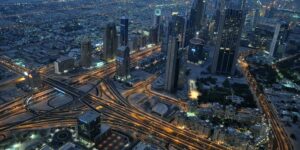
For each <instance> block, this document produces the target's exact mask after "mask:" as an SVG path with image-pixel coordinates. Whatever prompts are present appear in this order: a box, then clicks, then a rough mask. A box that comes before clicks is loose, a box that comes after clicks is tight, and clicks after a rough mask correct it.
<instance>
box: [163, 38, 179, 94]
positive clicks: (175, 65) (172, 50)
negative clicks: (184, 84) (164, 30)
mask: <svg viewBox="0 0 300 150" xmlns="http://www.w3.org/2000/svg"><path fill="white" fill-rule="evenodd" d="M178 50H179V41H178V38H177V37H176V36H170V38H169V43H168V55H167V64H166V78H165V90H166V91H167V92H170V93H174V92H176V90H177V85H178V76H179V69H180V67H179V60H180V59H179V56H178Z"/></svg>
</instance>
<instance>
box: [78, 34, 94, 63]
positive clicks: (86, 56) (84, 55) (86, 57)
mask: <svg viewBox="0 0 300 150" xmlns="http://www.w3.org/2000/svg"><path fill="white" fill-rule="evenodd" d="M92 50H93V48H92V43H91V41H90V40H89V39H88V38H85V39H84V40H83V41H82V43H81V56H80V65H81V66H82V67H85V68H89V67H90V66H91V65H92Z"/></svg>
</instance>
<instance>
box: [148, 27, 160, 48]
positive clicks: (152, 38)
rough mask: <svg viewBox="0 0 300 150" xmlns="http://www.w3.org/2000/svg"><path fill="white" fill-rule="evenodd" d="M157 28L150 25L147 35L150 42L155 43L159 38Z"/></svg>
mask: <svg viewBox="0 0 300 150" xmlns="http://www.w3.org/2000/svg"><path fill="white" fill-rule="evenodd" d="M158 30H159V28H158V27H151V28H150V35H149V42H150V43H151V44H157V43H158V39H159V33H158Z"/></svg>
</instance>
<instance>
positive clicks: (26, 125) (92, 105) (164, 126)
mask: <svg viewBox="0 0 300 150" xmlns="http://www.w3.org/2000/svg"><path fill="white" fill-rule="evenodd" d="M159 51H160V47H154V48H150V49H148V50H145V51H142V52H137V53H134V54H133V55H132V56H131V63H132V65H133V66H134V64H135V63H136V62H138V61H139V60H141V59H142V58H145V57H147V56H149V55H151V54H153V53H155V52H159ZM252 53H253V52H252ZM252 53H250V52H248V53H242V55H241V56H240V58H239V65H240V68H241V70H242V71H243V73H244V75H245V77H246V78H247V80H248V82H249V85H250V86H251V88H252V91H254V93H255V94H256V96H257V98H258V102H259V104H260V106H261V108H262V110H263V111H264V113H265V115H266V117H267V119H269V121H270V123H271V125H272V131H273V133H274V136H275V142H276V144H275V145H274V147H275V148H276V149H280V150H289V149H293V147H292V144H291V142H290V140H289V138H288V136H287V135H286V133H285V131H284V129H283V127H282V126H281V124H280V122H279V119H278V117H277V114H276V113H275V110H274V108H273V107H272V106H271V104H270V103H268V101H267V100H266V98H265V96H264V95H263V93H261V91H259V90H257V83H256V81H255V79H254V78H253V77H252V75H251V74H250V72H249V71H248V64H247V62H246V61H245V59H244V58H245V57H246V56H248V55H250V54H252ZM0 63H1V65H2V66H4V67H6V68H8V69H10V70H13V71H15V72H17V73H19V74H22V73H23V74H24V72H29V71H30V70H29V69H26V68H22V67H19V66H16V65H14V64H12V63H10V62H9V60H7V59H1V60H0ZM115 69H116V66H115V64H114V63H111V64H108V65H107V66H106V67H104V68H101V69H98V70H93V71H90V72H87V73H85V74H83V75H77V76H74V77H73V78H72V79H73V80H72V81H73V82H70V83H69V84H65V83H63V82H61V81H59V80H56V79H52V78H50V77H47V76H46V75H43V82H44V84H46V85H48V86H46V87H47V88H46V89H43V90H41V91H39V92H37V93H34V94H33V95H31V96H27V97H22V98H18V99H16V100H14V101H12V102H9V103H6V104H3V105H1V106H0V112H1V116H0V122H1V123H0V131H1V132H0V133H1V134H0V140H1V138H3V139H4V138H6V137H7V136H9V135H10V134H11V133H14V132H20V131H28V130H36V129H46V128H55V127H65V126H75V125H76V116H78V115H80V114H81V113H83V112H84V111H86V110H88V109H93V110H95V111H98V112H100V113H101V114H103V118H102V121H103V122H105V123H108V124H110V125H111V126H112V127H114V128H117V129H124V128H125V129H129V130H132V131H133V132H137V133H139V134H140V135H143V136H144V137H148V136H149V135H151V137H153V138H155V139H157V140H159V141H164V142H167V143H171V145H172V146H174V147H176V148H178V149H182V148H185V149H195V150H198V149H204V150H207V149H229V148H228V147H225V146H223V145H219V144H217V143H214V142H212V141H209V140H207V139H204V138H201V136H200V135H197V134H196V133H195V132H193V131H189V130H184V129H180V128H178V127H176V126H174V125H172V124H171V123H169V122H166V121H164V120H162V119H161V118H158V117H156V116H154V115H151V114H148V113H145V112H143V111H142V110H140V109H138V108H136V107H134V106H133V105H131V104H130V103H129V102H128V101H127V99H126V97H128V96H129V95H131V94H132V93H136V92H139V91H143V92H145V93H146V94H149V95H150V96H158V97H160V98H161V99H162V100H163V101H166V102H168V103H172V104H176V105H177V106H179V107H180V108H181V109H183V110H185V109H186V104H185V103H184V102H181V101H179V100H177V99H175V98H172V97H169V96H166V95H163V94H160V93H157V92H155V91H152V90H151V83H152V82H153V81H154V80H155V79H156V76H155V75H153V76H150V77H149V78H148V79H147V80H145V81H141V82H139V83H138V84H136V85H135V86H134V87H133V88H132V89H131V90H128V91H126V92H125V93H123V95H122V94H121V93H119V91H118V90H117V89H116V87H115V85H114V84H113V82H112V81H111V79H110V76H111V75H113V74H114V72H115ZM43 70H45V68H43ZM43 72H44V71H43ZM95 79H98V82H97V84H95V85H94V87H93V88H91V89H90V90H89V91H88V92H84V91H81V90H79V89H78V87H79V86H80V85H83V84H85V83H87V82H90V81H91V80H95ZM55 89H56V90H55ZM95 89H96V94H92V93H91V91H92V90H93V91H95ZM59 93H60V94H61V93H63V94H65V95H68V96H69V97H71V100H70V101H68V102H66V103H64V104H62V105H60V106H56V107H55V106H51V107H52V108H51V109H49V110H44V111H40V110H39V111H37V110H34V109H33V108H32V107H31V106H32V105H35V104H37V103H40V102H42V101H43V100H45V99H51V98H53V97H55V96H56V95H57V94H59ZM79 102H80V103H79ZM48 104H49V103H48ZM49 107H50V106H49ZM103 109H104V110H105V111H102V110H103ZM104 112H105V113H104ZM24 113H26V114H29V117H27V118H25V119H21V120H20V121H16V122H13V123H4V122H6V121H4V120H6V119H9V118H10V117H18V115H22V114H24Z"/></svg>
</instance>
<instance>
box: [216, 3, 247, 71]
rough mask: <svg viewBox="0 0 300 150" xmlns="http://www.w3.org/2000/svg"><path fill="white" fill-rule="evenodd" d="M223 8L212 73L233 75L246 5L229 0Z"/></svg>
mask: <svg viewBox="0 0 300 150" xmlns="http://www.w3.org/2000/svg"><path fill="white" fill-rule="evenodd" d="M224 6H226V7H223V8H221V13H220V20H219V32H218V37H217V46H216V49H215V53H214V60H213V65H212V72H213V73H218V74H233V73H234V72H235V64H236V61H237V54H238V50H239V46H240V37H241V33H242V27H243V25H244V20H245V17H244V16H245V15H244V11H243V8H244V3H243V2H239V1H233V0H231V1H230V0H229V1H226V4H225V5H224Z"/></svg>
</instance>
